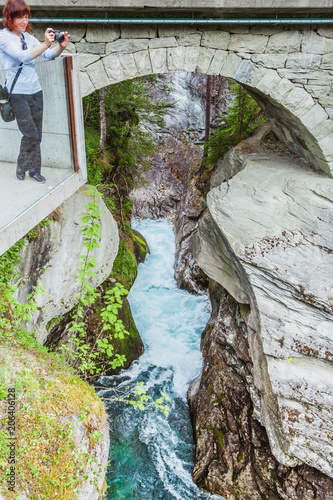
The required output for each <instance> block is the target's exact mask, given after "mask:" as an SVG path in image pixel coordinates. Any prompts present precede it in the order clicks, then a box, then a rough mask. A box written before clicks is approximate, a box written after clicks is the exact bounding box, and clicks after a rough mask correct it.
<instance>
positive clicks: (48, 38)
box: [44, 28, 54, 47]
mask: <svg viewBox="0 0 333 500" xmlns="http://www.w3.org/2000/svg"><path fill="white" fill-rule="evenodd" d="M53 42H54V33H53V29H52V28H47V30H46V31H45V33H44V43H45V44H46V45H47V46H48V47H50V46H51V45H52V43H53Z"/></svg>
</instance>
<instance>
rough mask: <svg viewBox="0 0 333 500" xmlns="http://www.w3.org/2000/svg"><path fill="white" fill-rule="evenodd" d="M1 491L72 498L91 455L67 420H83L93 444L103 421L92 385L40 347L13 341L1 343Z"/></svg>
mask: <svg viewBox="0 0 333 500" xmlns="http://www.w3.org/2000/svg"><path fill="white" fill-rule="evenodd" d="M0 365H1V371H0V381H1V383H0V387H1V388H2V389H3V390H2V391H1V392H0V477H1V479H0V492H1V493H2V495H3V496H4V498H5V499H9V498H10V499H11V500H12V499H16V498H19V493H20V492H21V493H22V492H29V493H28V497H29V498H31V499H36V500H37V499H38V500H54V499H55V498H59V499H61V500H67V499H68V500H73V498H75V494H76V491H77V489H78V487H79V486H80V485H81V484H82V482H83V481H84V476H85V470H86V468H87V464H88V463H89V462H90V460H91V456H90V455H89V454H86V453H84V452H83V451H82V450H80V449H79V448H78V447H77V446H76V444H75V441H74V437H73V424H72V423H71V420H73V418H74V419H81V421H82V422H83V424H84V426H85V430H86V435H87V437H88V439H89V441H90V446H91V448H92V447H93V446H94V445H95V444H96V442H97V436H98V431H100V430H101V428H102V426H103V425H104V423H105V420H106V414H105V409H104V404H103V402H102V401H101V400H100V399H99V398H98V396H97V395H96V393H95V391H94V389H93V388H92V387H91V386H89V385H88V384H87V383H85V382H83V381H82V380H80V379H79V378H78V377H76V376H74V374H73V373H72V371H71V369H70V368H69V367H68V365H67V364H65V362H64V361H63V360H62V359H61V358H59V357H57V356H55V355H54V354H51V353H48V352H47V351H46V350H45V349H43V348H35V347H34V346H32V345H31V346H30V347H29V348H27V347H22V346H20V345H18V344H16V343H15V342H11V343H10V344H9V343H3V344H2V345H1V346H0ZM8 389H10V393H13V390H14V389H15V396H16V405H15V409H16V411H15V438H16V440H15V443H16V448H15V452H16V463H15V472H16V488H15V493H14V494H13V493H12V492H11V491H8V482H7V479H8V473H9V470H10V469H9V468H10V464H9V463H8V447H7V446H6V442H8V437H9V434H8V401H9V400H8Z"/></svg>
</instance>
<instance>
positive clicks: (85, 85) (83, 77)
mask: <svg viewBox="0 0 333 500" xmlns="http://www.w3.org/2000/svg"><path fill="white" fill-rule="evenodd" d="M80 83H81V90H82V96H83V97H84V96H86V95H89V94H91V93H92V92H94V91H95V90H96V89H95V87H94V85H93V83H92V81H91V80H90V78H89V76H88V75H87V73H86V72H85V71H81V72H80Z"/></svg>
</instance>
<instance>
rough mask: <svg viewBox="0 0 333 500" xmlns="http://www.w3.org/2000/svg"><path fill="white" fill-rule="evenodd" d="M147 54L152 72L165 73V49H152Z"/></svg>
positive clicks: (166, 69) (166, 70)
mask: <svg viewBox="0 0 333 500" xmlns="http://www.w3.org/2000/svg"><path fill="white" fill-rule="evenodd" d="M149 54H150V61H151V65H152V68H153V72H154V73H167V72H168V68H167V49H152V50H149Z"/></svg>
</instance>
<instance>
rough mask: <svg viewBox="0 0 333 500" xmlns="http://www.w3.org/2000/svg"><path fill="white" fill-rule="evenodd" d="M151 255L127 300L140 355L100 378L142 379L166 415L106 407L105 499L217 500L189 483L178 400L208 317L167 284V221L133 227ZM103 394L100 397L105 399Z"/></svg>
mask: <svg viewBox="0 0 333 500" xmlns="http://www.w3.org/2000/svg"><path fill="white" fill-rule="evenodd" d="M133 226H134V227H135V229H137V230H138V231H140V232H141V233H142V234H143V236H144V237H145V238H146V239H147V241H148V244H149V248H150V251H151V253H150V254H149V255H148V256H147V258H146V260H145V262H144V263H143V264H140V266H139V272H138V277H137V279H136V281H135V283H134V285H133V287H132V289H131V292H130V294H129V297H128V298H129V302H130V305H131V309H132V313H133V317H134V320H135V323H136V326H137V328H138V330H139V332H140V335H141V338H142V340H143V342H144V344H145V353H144V354H143V355H142V356H141V357H140V359H139V360H138V361H135V362H134V363H133V364H132V366H131V368H130V369H129V370H126V371H123V372H121V373H120V374H119V375H117V376H113V377H103V378H102V379H101V382H102V384H103V385H105V386H107V387H117V388H118V389H125V387H128V386H129V387H130V388H134V386H135V384H136V382H141V381H143V382H144V384H145V388H146V390H147V392H148V394H149V395H150V396H152V398H154V399H156V398H157V397H159V396H160V394H161V392H165V393H166V394H167V395H168V396H169V397H170V399H171V401H170V403H169V406H170V415H169V417H165V416H164V415H163V414H162V413H160V412H158V411H157V410H156V409H153V408H148V409H146V410H145V411H140V410H135V409H133V408H132V407H131V406H127V405H125V404H124V403H113V404H111V405H110V406H109V410H108V412H109V416H110V423H111V434H110V439H111V447H110V456H109V460H110V462H109V467H108V474H107V483H108V492H107V499H108V500H155V499H156V500H174V499H177V500H196V499H211V500H212V499H219V500H221V498H222V497H218V496H214V495H210V494H208V493H205V492H203V491H202V490H200V489H199V488H198V487H197V486H196V485H195V484H194V483H193V480H192V469H193V464H194V442H193V433H192V427H191V422H190V415H189V409H188V406H187V403H186V394H187V390H188V387H189V384H190V383H191V381H192V380H193V379H194V378H195V377H196V376H197V375H198V373H199V372H200V369H201V366H202V357H201V353H200V336H201V332H202V330H203V329H204V327H205V325H206V323H207V321H208V318H209V314H210V311H209V304H208V302H207V299H206V298H205V297H202V296H200V297H197V296H194V295H191V294H189V293H188V292H186V291H184V290H179V289H178V288H177V286H176V283H175V281H174V269H173V265H174V254H175V241H174V240H175V238H174V233H173V230H172V223H171V222H170V221H167V220H160V221H152V220H140V221H135V222H134V224H133ZM108 393H109V391H102V392H101V393H100V394H104V396H105V397H108V396H110V395H111V394H108Z"/></svg>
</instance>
